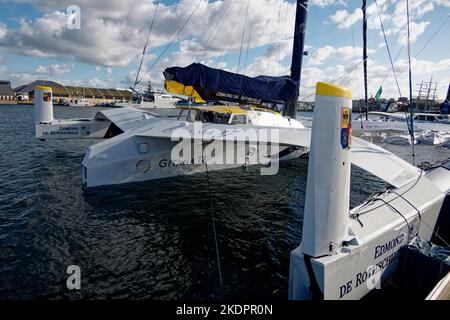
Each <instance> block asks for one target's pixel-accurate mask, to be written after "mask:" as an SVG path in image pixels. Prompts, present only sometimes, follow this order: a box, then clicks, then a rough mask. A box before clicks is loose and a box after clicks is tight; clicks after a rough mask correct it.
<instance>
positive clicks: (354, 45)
mask: <svg viewBox="0 0 450 320" xmlns="http://www.w3.org/2000/svg"><path fill="white" fill-rule="evenodd" d="M347 8H348V10H349V12H352V11H353V8H352V5H351V0H348V1H347ZM352 45H353V66H355V65H356V56H357V52H356V41H355V29H354V27H353V24H352ZM357 70H358V69H355V78H354V79H355V80H356V86H357V88H358V96H359V97H360V96H361V95H360V93H361V92H360V86H359V81H358V72H357ZM358 106H359V116H360V119H361V129H364V124H363V117H362V112H361V110H362V109H361V106H360V105H359V102H358Z"/></svg>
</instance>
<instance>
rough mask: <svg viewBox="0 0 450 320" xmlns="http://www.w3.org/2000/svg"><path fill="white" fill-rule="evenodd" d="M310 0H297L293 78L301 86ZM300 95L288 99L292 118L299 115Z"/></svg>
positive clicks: (287, 109)
mask: <svg viewBox="0 0 450 320" xmlns="http://www.w3.org/2000/svg"><path fill="white" fill-rule="evenodd" d="M308 4H309V0H297V11H296V14H295V31H294V49H293V52H292V65H291V78H292V80H294V81H295V82H296V83H297V85H298V88H299V94H300V80H301V75H302V63H303V55H305V30H306V22H307V20H308ZM297 102H298V96H296V97H295V98H294V99H292V100H289V101H287V104H286V111H285V114H286V115H287V116H289V117H290V118H292V119H295V118H296V116H297Z"/></svg>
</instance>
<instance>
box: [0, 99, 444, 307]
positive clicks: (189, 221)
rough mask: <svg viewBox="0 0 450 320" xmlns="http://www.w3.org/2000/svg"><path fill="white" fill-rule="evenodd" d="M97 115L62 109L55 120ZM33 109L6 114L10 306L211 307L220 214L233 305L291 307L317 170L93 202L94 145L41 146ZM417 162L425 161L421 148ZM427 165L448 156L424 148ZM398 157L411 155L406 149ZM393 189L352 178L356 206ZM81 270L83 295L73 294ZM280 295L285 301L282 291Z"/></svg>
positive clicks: (146, 187) (114, 194)
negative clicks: (140, 303) (128, 302)
mask: <svg viewBox="0 0 450 320" xmlns="http://www.w3.org/2000/svg"><path fill="white" fill-rule="evenodd" d="M97 110H98V109H95V108H87V109H79V108H66V107H56V110H55V114H56V116H57V117H66V118H69V117H80V116H83V117H88V116H91V115H93V114H95V112H96V111H97ZM32 111H33V110H32V108H30V107H27V106H10V107H8V106H0V119H1V121H0V140H1V144H0V163H1V166H0V179H1V180H0V240H1V244H2V250H0V279H1V282H2V285H0V298H1V299H5V298H15V299H31V298H44V299H45V298H47V299H63V298H74V299H76V298H84V299H107V298H115V299H118V298H129V299H141V298H146V299H210V298H217V297H219V295H220V289H219V286H218V277H217V268H216V260H215V251H214V240H213V235H212V226H211V220H210V207H209V196H211V197H212V199H213V203H214V210H215V215H216V218H217V223H216V226H217V231H218V237H219V248H220V254H221V267H222V271H223V277H224V291H225V297H226V298H227V299H233V298H235V299H237V298H243V297H245V298H248V299H251V298H254V299H266V298H285V297H286V296H285V294H286V290H287V278H288V272H289V253H290V251H291V250H292V249H294V248H295V247H296V246H297V245H298V244H299V243H300V240H301V228H302V223H303V210H304V208H303V204H304V199H305V189H306V176H307V167H308V162H307V160H302V159H299V160H296V161H291V162H289V163H283V164H282V165H281V168H280V172H279V174H278V175H277V176H275V177H265V176H260V175H259V168H257V167H251V168H248V169H247V170H243V169H236V170H229V171H223V172H214V173H211V174H210V177H211V183H212V191H211V194H210V195H209V194H208V192H207V182H206V175H204V174H199V175H196V176H191V177H181V178H174V179H167V180H162V181H152V182H148V183H143V184H135V185H125V186H118V187H113V188H104V189H98V190H93V191H90V192H87V193H84V192H83V191H82V190H81V188H80V185H81V177H80V172H81V160H82V158H83V155H84V152H85V150H86V148H87V147H88V146H89V145H90V144H92V143H95V141H65V142H56V143H50V142H46V143H44V142H41V141H37V140H35V139H34V138H33V115H32V114H33V112H32ZM418 148H419V153H420V146H419V147H418ZM423 150H425V151H424V152H427V153H429V154H430V155H429V156H428V157H429V158H432V159H437V158H442V159H443V158H445V157H448V156H449V154H450V151H447V153H446V154H445V153H442V152H443V151H441V150H440V149H439V150H438V149H434V148H432V147H431V148H428V147H427V148H425V149H423ZM394 151H396V152H400V154H401V155H402V156H404V157H405V158H407V157H408V156H409V149H408V148H404V149H402V148H398V147H396V150H394ZM383 186H384V184H383V183H381V182H379V181H378V180H376V179H374V178H373V177H371V176H368V175H366V174H364V173H363V172H362V171H359V170H354V171H353V180H352V199H351V203H352V206H355V205H356V204H358V203H360V202H361V201H363V200H364V199H366V198H367V197H368V196H369V195H370V194H371V193H372V192H374V191H376V190H378V189H379V188H381V187H383ZM72 264H75V265H78V266H80V267H81V273H82V290H80V291H78V292H69V291H68V290H67V288H66V286H65V281H66V268H67V266H69V265H72ZM277 289H280V290H281V291H280V292H282V294H281V296H280V295H277V296H276V297H274V295H273V292H274V291H275V290H277Z"/></svg>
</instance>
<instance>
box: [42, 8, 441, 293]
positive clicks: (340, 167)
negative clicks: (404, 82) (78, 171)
mask: <svg viewBox="0 0 450 320" xmlns="http://www.w3.org/2000/svg"><path fill="white" fill-rule="evenodd" d="M307 11H308V1H304V0H299V1H298V2H297V17H296V33H295V39H294V59H293V68H292V76H291V77H290V78H288V77H284V78H283V79H275V78H267V77H265V78H259V79H251V78H247V77H243V76H239V75H232V74H228V73H224V72H218V73H217V71H215V70H212V73H211V74H212V75H214V74H218V75H219V78H218V80H219V82H221V81H222V80H224V79H223V76H224V77H225V80H226V79H232V80H236V79H239V80H241V82H240V84H239V82H238V85H237V86H235V87H234V88H232V89H229V88H228V89H226V90H224V91H225V92H223V91H220V90H217V83H219V82H216V86H215V87H214V86H213V87H211V86H208V83H207V82H205V81H199V79H198V78H196V79H192V78H188V79H190V80H189V81H192V83H187V81H183V80H182V76H181V75H179V76H176V74H174V72H170V69H169V70H168V71H169V72H168V73H167V74H170V77H168V76H167V74H166V78H169V79H168V80H169V81H174V80H175V81H183V82H185V83H183V82H181V83H180V84H179V86H182V87H185V89H186V88H188V89H189V90H191V91H192V92H193V91H195V92H196V94H199V95H202V94H203V95H204V97H205V98H206V97H207V96H209V95H211V94H216V95H220V96H222V98H226V100H227V99H228V100H229V101H232V100H233V99H235V100H238V102H240V101H241V102H242V100H243V99H242V96H243V95H242V94H241V91H242V90H243V88H244V87H245V85H244V84H243V83H247V84H248V86H247V87H245V88H249V87H254V88H260V86H258V85H255V84H257V83H259V84H261V83H263V84H264V85H265V88H267V87H268V82H267V81H268V80H270V81H281V82H278V83H277V84H278V85H280V84H283V83H284V84H285V85H286V86H291V84H292V83H293V84H295V86H294V88H296V89H295V90H294V91H287V92H284V93H283V94H284V95H285V96H286V95H287V96H289V97H290V98H291V99H289V101H288V103H287V105H288V108H287V109H288V116H290V118H283V117H282V116H281V115H280V114H277V113H274V112H270V111H263V110H260V109H257V108H254V107H251V106H248V107H242V106H236V107H230V106H221V107H218V106H214V107H210V108H211V109H208V107H207V106H205V107H196V108H194V107H192V108H187V111H188V114H187V115H186V118H183V119H182V118H179V119H172V118H164V117H155V116H152V115H150V114H147V113H145V112H143V111H141V110H137V109H132V108H124V109H114V110H107V111H100V112H98V113H97V115H96V116H95V118H93V119H74V120H55V119H54V118H53V109H52V103H51V100H52V99H51V89H50V88H46V87H37V88H36V90H35V115H36V136H37V137H38V138H40V139H52V138H63V139H64V138H109V139H107V140H105V141H103V142H100V143H98V144H96V145H94V146H92V147H90V148H89V150H88V152H87V154H86V156H85V158H84V160H83V174H82V177H83V178H82V181H83V184H84V186H85V187H87V188H89V187H96V186H105V185H114V184H121V183H129V182H139V181H147V180H152V179H159V178H165V177H171V176H176V175H186V174H193V173H197V172H203V171H205V170H207V169H208V170H221V169H226V168H230V167H233V166H237V165H242V164H235V165H215V164H208V159H207V157H206V159H205V158H203V159H198V160H199V162H198V163H196V161H193V163H184V164H183V165H173V166H170V165H163V166H161V165H160V164H161V160H165V163H167V161H171V157H172V151H173V149H174V148H176V146H177V144H178V143H179V140H180V138H181V139H182V140H183V139H185V140H186V141H189V144H190V146H192V148H193V149H195V148H196V147H199V148H200V150H201V153H202V157H203V155H204V154H205V152H204V150H205V149H206V148H208V147H210V146H214V145H216V146H217V145H223V144H225V145H226V146H227V147H226V149H225V151H226V152H233V153H234V152H235V150H236V149H238V148H239V146H242V145H244V146H245V148H244V150H245V158H246V161H248V160H249V159H250V158H252V157H256V154H258V153H262V157H257V158H256V159H254V160H255V163H266V164H267V163H270V162H273V161H278V159H279V160H283V159H284V158H286V159H287V158H291V157H292V156H293V155H294V156H297V155H299V154H302V153H304V152H306V150H308V149H310V150H311V151H310V160H309V170H308V185H307V196H306V207H305V217H304V224H303V238H302V244H301V246H300V247H299V248H298V249H296V250H294V251H293V252H292V255H291V269H290V277H289V298H290V299H312V298H322V299H360V298H362V297H363V296H365V295H366V294H367V293H368V292H369V291H371V290H372V289H373V288H374V287H375V285H372V284H373V279H378V280H384V279H385V278H386V277H388V276H389V275H391V274H392V272H394V271H395V270H396V268H397V264H398V253H399V250H400V248H402V247H403V246H405V245H406V244H407V243H408V241H409V240H410V239H411V238H412V237H413V236H416V235H419V236H421V237H422V238H424V239H427V240H430V239H431V238H432V237H433V236H434V235H435V230H436V228H437V222H438V219H440V218H439V217H442V216H443V215H448V214H449V213H450V203H449V202H450V166H449V165H447V166H439V167H436V168H434V169H432V170H430V171H427V172H425V171H422V170H420V169H418V168H416V167H414V166H412V165H410V164H409V163H407V162H406V161H404V160H402V159H400V158H398V157H397V156H395V155H393V154H392V153H390V152H388V151H386V150H384V149H383V148H381V147H378V146H375V145H373V144H371V143H368V142H366V141H364V140H361V139H357V138H352V136H351V102H352V99H351V92H350V91H349V90H347V89H345V88H342V87H339V86H336V85H332V84H327V83H319V84H317V88H316V101H315V111H314V123H313V128H312V130H311V129H305V128H303V127H302V126H301V125H297V122H296V121H295V120H294V118H295V102H296V100H297V98H298V85H299V82H300V70H301V57H302V55H303V42H304V41H303V40H304V27H303V26H304V24H305V23H306V16H307ZM177 70H178V71H180V72H181V73H182V71H183V70H182V69H177ZM172 71H173V70H172ZM181 73H180V74H181ZM227 77H231V78H227ZM200 80H201V79H200ZM244 80H245V81H244ZM261 81H262V82H261ZM265 81H266V82H265ZM234 83H235V84H236V82H234ZM286 86H284V87H283V86H282V85H281V86H280V87H279V88H281V87H283V88H285V87H286ZM224 88H226V86H225V87H224ZM185 89H183V90H185ZM236 91H237V93H236ZM233 94H235V95H237V97H232V95H233ZM278 94H280V90H279V89H278V90H275V91H274V93H273V94H272V96H270V97H268V96H266V98H264V99H267V101H270V100H271V99H272V98H273V95H278ZM245 96H246V99H247V98H251V99H258V98H259V99H261V97H258V96H254V95H252V93H251V92H250V91H249V92H248V93H247V94H246V95H245ZM294 99H295V100H294ZM214 108H216V109H214ZM226 108H230V109H228V110H227V109H226ZM234 108H236V109H238V110H242V111H236V109H234ZM231 109H233V110H231ZM184 111H185V112H186V109H185V110H184ZM208 112H209V114H208V115H207V114H206V113H208ZM214 113H215V114H214ZM212 114H213V115H214V116H213V117H212V116H211V115H212ZM250 114H252V116H253V117H255V118H258V117H259V118H260V120H261V119H266V118H268V119H270V120H269V121H268V122H267V121H260V122H258V121H254V122H253V123H251V121H249V119H250V118H251V116H249V115H250ZM234 115H239V116H241V115H245V116H246V118H245V122H238V123H232V119H233V118H234ZM224 118H225V119H226V120H225V121H224ZM281 118H283V119H284V120H281ZM218 119H220V120H218ZM242 119H243V118H241V120H242ZM274 119H278V120H280V121H279V122H278V123H277V124H275V122H274ZM227 121H228V122H227ZM200 124H202V127H199V125H200ZM199 128H200V129H199ZM249 128H251V129H254V130H256V132H257V134H256V135H255V136H253V137H249V136H245V135H244V136H242V135H241V134H239V133H240V132H242V131H245V130H248V129H249ZM231 129H232V130H231ZM177 130H178V131H179V132H181V134H178V135H177V134H176V133H175V132H176V131H177ZM267 130H270V131H271V132H275V133H276V134H275V135H272V134H271V133H270V134H267ZM261 132H264V133H265V134H259V133H261ZM174 137H175V138H176V139H174ZM263 144H267V145H268V146H269V148H261V145H263ZM219 149H220V148H219ZM219 149H218V150H219ZM261 159H263V160H262V161H261ZM351 164H355V165H357V166H359V167H361V168H362V169H364V170H366V171H368V172H370V173H372V174H373V175H375V176H377V177H379V178H381V179H382V180H384V181H386V182H387V183H389V184H390V185H392V186H393V189H391V190H390V191H389V192H386V193H384V194H383V195H380V196H379V197H377V198H376V199H371V201H370V202H368V203H365V204H362V205H361V206H359V207H357V208H355V209H353V210H351V211H350V210H349V193H350V191H349V190H350V189H349V188H350V167H351Z"/></svg>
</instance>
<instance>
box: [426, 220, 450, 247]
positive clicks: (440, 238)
mask: <svg viewBox="0 0 450 320" xmlns="http://www.w3.org/2000/svg"><path fill="white" fill-rule="evenodd" d="M421 222H423V224H424V225H425V226H426V227H427V228H428V229H430V231H431V232H433V234H434V235H435V236H436V237H438V238H439V240H441V241H442V243H443V244H445V246H446V247H447V248H448V249H450V244H448V242H447V241H445V239H444V238H442V237H441V236H440V235H439V234H438V233H437V232H436V231H434V229H433V228H432V227H430V225H429V224H428V223H426V221H425V220H421Z"/></svg>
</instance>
